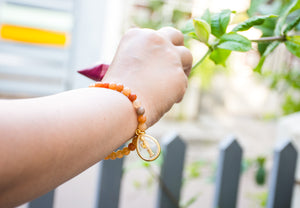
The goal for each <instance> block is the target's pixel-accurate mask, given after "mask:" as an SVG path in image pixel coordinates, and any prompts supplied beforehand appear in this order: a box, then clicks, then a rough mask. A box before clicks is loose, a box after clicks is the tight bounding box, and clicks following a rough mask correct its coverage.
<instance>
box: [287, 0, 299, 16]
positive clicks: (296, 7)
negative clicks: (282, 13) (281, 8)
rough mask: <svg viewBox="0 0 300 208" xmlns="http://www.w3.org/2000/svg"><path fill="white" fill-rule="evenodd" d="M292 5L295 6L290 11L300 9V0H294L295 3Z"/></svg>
mask: <svg viewBox="0 0 300 208" xmlns="http://www.w3.org/2000/svg"><path fill="white" fill-rule="evenodd" d="M292 5H293V7H292V8H291V10H290V12H289V13H292V12H293V11H296V10H297V9H300V0H294V3H293V4H292Z"/></svg>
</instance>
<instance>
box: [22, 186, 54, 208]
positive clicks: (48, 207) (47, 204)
mask: <svg viewBox="0 0 300 208" xmlns="http://www.w3.org/2000/svg"><path fill="white" fill-rule="evenodd" d="M53 204H54V190H53V191H50V192H48V193H47V194H45V195H43V196H41V197H39V198H37V199H35V200H33V201H31V202H29V206H28V208H40V207H43V208H52V207H53Z"/></svg>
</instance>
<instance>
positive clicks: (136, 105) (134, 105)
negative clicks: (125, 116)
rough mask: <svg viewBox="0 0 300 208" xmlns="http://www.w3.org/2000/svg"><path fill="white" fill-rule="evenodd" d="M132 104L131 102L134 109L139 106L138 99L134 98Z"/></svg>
mask: <svg viewBox="0 0 300 208" xmlns="http://www.w3.org/2000/svg"><path fill="white" fill-rule="evenodd" d="M132 104H133V107H134V108H136V109H138V108H139V107H141V101H140V100H139V99H136V100H135V101H134V102H133V103H132Z"/></svg>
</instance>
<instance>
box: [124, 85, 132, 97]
mask: <svg viewBox="0 0 300 208" xmlns="http://www.w3.org/2000/svg"><path fill="white" fill-rule="evenodd" d="M122 93H123V94H124V95H125V96H127V97H128V96H129V95H130V93H131V90H130V89H129V88H128V87H124V89H123V91H122Z"/></svg>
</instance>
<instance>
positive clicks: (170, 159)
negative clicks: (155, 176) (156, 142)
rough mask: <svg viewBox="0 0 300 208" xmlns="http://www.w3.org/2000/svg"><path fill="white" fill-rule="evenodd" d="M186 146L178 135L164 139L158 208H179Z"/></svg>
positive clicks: (173, 134) (174, 134) (171, 135)
mask: <svg viewBox="0 0 300 208" xmlns="http://www.w3.org/2000/svg"><path fill="white" fill-rule="evenodd" d="M185 149H186V144H185V143H184V141H182V139H181V138H180V137H179V136H178V135H177V134H176V133H172V134H170V135H168V136H167V137H165V138H164V140H163V143H162V150H163V160H164V161H163V165H162V167H161V173H160V186H159V190H158V200H157V208H169V207H170V208H173V207H179V199H180V189H181V183H182V171H183V166H184V157H185Z"/></svg>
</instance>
